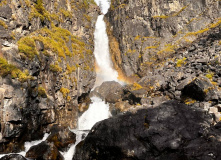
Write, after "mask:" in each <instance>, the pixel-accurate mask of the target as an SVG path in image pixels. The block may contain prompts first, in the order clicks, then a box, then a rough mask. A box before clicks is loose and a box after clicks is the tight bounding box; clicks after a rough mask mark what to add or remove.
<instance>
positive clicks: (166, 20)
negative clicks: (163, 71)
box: [106, 0, 221, 77]
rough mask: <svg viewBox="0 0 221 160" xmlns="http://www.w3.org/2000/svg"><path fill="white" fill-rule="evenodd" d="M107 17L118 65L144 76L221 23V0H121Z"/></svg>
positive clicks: (131, 72) (128, 74) (126, 70)
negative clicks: (178, 50) (179, 49)
mask: <svg viewBox="0 0 221 160" xmlns="http://www.w3.org/2000/svg"><path fill="white" fill-rule="evenodd" d="M111 2H112V3H111V8H110V10H109V12H108V14H107V16H106V18H107V19H106V21H107V22H108V23H109V29H108V33H109V37H110V47H111V51H112V54H113V57H112V58H113V60H114V61H115V66H116V68H118V69H119V70H122V71H123V73H124V74H125V75H126V76H127V77H130V76H132V77H143V76H145V75H148V74H149V73H148V71H151V70H153V69H155V68H157V67H158V66H159V65H161V63H162V62H165V61H166V59H167V58H168V57H171V56H173V55H174V53H175V51H176V50H177V49H178V48H180V47H184V46H188V45H190V44H191V43H192V42H193V41H194V40H195V39H197V37H199V36H201V35H202V34H203V33H205V32H207V31H209V30H212V29H213V28H214V27H216V26H218V25H219V24H220V23H221V20H220V16H221V13H220V7H221V3H220V1H219V0H196V1H192V0H188V1H183V0H167V1H154V0H138V1H136V2H135V1H133V0H118V1H114V0H113V1H111Z"/></svg>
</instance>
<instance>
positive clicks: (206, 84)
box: [182, 76, 218, 101]
mask: <svg viewBox="0 0 221 160" xmlns="http://www.w3.org/2000/svg"><path fill="white" fill-rule="evenodd" d="M216 92H217V90H216V89H215V87H214V86H213V85H212V84H211V82H210V80H209V79H208V78H206V77H203V76H202V77H198V78H196V79H195V80H193V81H192V82H191V83H189V84H188V85H186V86H185V87H184V89H183V90H182V95H183V96H186V97H190V98H193V99H196V100H199V101H203V100H206V101H209V100H217V99H218V96H217V94H216Z"/></svg>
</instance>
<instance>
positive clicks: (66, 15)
mask: <svg viewBox="0 0 221 160" xmlns="http://www.w3.org/2000/svg"><path fill="white" fill-rule="evenodd" d="M59 11H60V13H62V14H63V15H64V16H65V17H66V18H71V17H72V14H71V12H70V11H67V10H65V9H63V8H61V9H60V10H59Z"/></svg>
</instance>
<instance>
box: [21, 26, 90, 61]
mask: <svg viewBox="0 0 221 160" xmlns="http://www.w3.org/2000/svg"><path fill="white" fill-rule="evenodd" d="M35 41H41V42H42V43H43V44H44V47H45V50H49V51H52V52H53V53H56V54H58V56H59V57H63V58H64V59H66V56H74V55H76V54H79V55H80V56H81V57H82V58H84V57H83V53H88V54H91V52H92V51H90V50H88V49H87V46H86V44H85V43H84V42H83V41H81V40H80V39H79V38H77V37H76V36H73V35H72V34H71V33H70V32H69V31H68V30H66V29H63V28H60V27H55V26H52V29H48V28H42V29H40V30H37V31H35V32H33V33H31V34H30V35H28V36H26V37H23V38H21V39H20V40H19V41H18V48H19V51H20V52H22V53H24V54H25V55H26V56H27V57H28V58H30V59H32V58H33V57H34V56H35V55H37V54H38V52H37V49H36V45H35ZM69 41H71V42H72V46H71V48H69V47H68V46H67V43H68V42H69ZM43 53H47V52H43Z"/></svg>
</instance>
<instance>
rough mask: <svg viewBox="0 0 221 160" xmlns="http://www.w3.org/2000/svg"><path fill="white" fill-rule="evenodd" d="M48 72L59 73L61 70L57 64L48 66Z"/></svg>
mask: <svg viewBox="0 0 221 160" xmlns="http://www.w3.org/2000/svg"><path fill="white" fill-rule="evenodd" d="M50 70H51V71H52V72H61V71H62V68H61V67H60V66H59V65H58V64H51V65H50Z"/></svg>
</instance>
